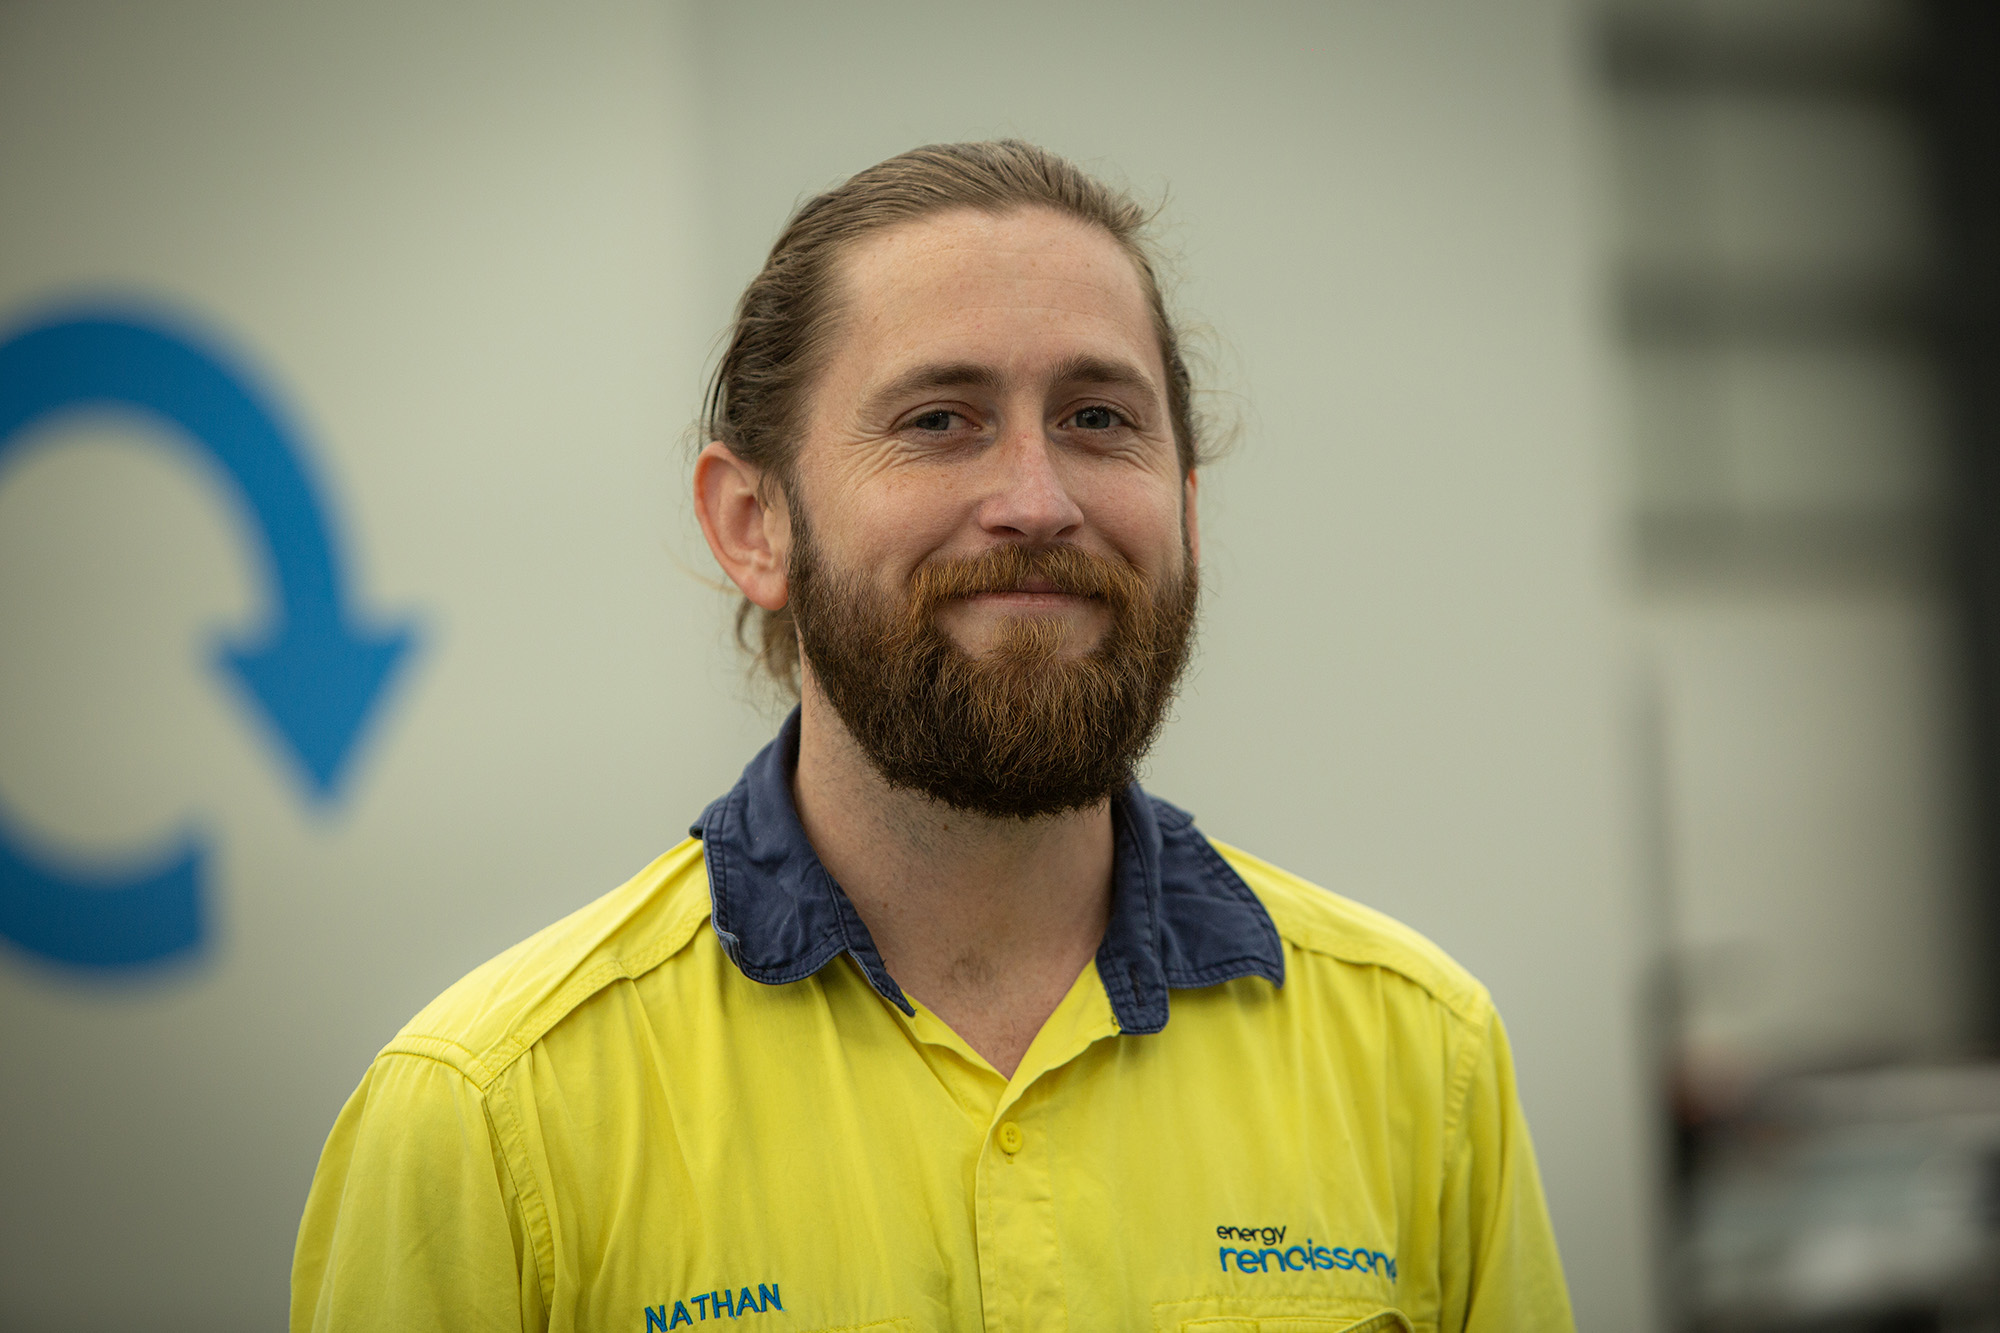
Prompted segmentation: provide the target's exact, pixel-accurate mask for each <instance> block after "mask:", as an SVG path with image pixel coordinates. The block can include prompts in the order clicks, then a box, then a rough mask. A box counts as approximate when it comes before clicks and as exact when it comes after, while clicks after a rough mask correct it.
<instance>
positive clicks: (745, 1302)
mask: <svg viewBox="0 0 2000 1333" xmlns="http://www.w3.org/2000/svg"><path fill="white" fill-rule="evenodd" d="M690 1305H692V1306H694V1313H692V1314H691V1313H689V1311H688V1306H690ZM784 1308H785V1305H784V1302H782V1301H780V1300H779V1299H778V1284H777V1283H775V1282H773V1283H770V1284H769V1285H766V1284H765V1283H762V1282H759V1283H758V1284H757V1294H756V1295H754V1296H752V1295H751V1294H750V1288H748V1287H744V1288H742V1289H740V1290H739V1291H738V1292H737V1293H736V1295H734V1296H731V1295H730V1294H729V1288H727V1287H724V1288H723V1289H722V1290H721V1291H704V1292H702V1293H701V1294H699V1295H696V1296H689V1297H687V1298H686V1299H684V1300H678V1301H675V1302H674V1304H673V1308H672V1309H669V1308H668V1307H667V1306H665V1305H649V1306H647V1307H646V1333H665V1330H667V1329H670V1328H679V1327H680V1326H681V1325H682V1324H692V1323H693V1322H694V1321H695V1320H696V1319H703V1320H706V1319H707V1318H708V1317H709V1316H710V1315H711V1314H713V1315H714V1316H715V1317H716V1318H717V1319H720V1318H722V1316H724V1315H728V1316H729V1317H730V1318H731V1319H739V1318H741V1317H742V1316H744V1315H746V1314H763V1313H764V1312H765V1311H767V1310H783V1309H784Z"/></svg>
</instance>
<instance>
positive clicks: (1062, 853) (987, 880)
mask: <svg viewBox="0 0 2000 1333" xmlns="http://www.w3.org/2000/svg"><path fill="white" fill-rule="evenodd" d="M792 796H793V800H794V801H795V803H796V804H797V806H798V811H799V821H800V823H801V824H802V825H803V826H804V828H805V832H806V837H807V839H808V840H809V841H810V842H811V843H812V846H813V850H814V852H816V853H817V854H818V855H819V859H820V862H821V863H822V864H823V865H825V866H826V868H827V871H828V873H829V874H831V875H832V876H833V878H834V880H835V882H837V883H838V884H839V885H840V887H841V888H842V889H843V890H845V891H846V893H847V896H848V898H849V899H851V900H852V901H853V903H854V908H855V910H856V911H857V912H859V913H860V915H861V920H862V921H863V923H865V924H866V925H867V927H868V933H869V935H870V936H872V937H873V939H874V942H875V947H876V949H877V950H878V951H879V952H880V953H881V955H882V961H883V964H884V965H885V966H886V967H887V968H888V969H889V974H890V975H891V976H893V977H895V978H896V982H897V984H898V985H900V986H902V988H903V989H904V990H905V991H906V992H908V993H909V994H910V995H912V996H914V997H915V998H916V999H918V1000H921V1001H922V1002H923V1003H924V1005H925V1007H927V1008H929V1009H930V1010H931V1012H933V1013H935V1014H936V1015H937V1016H938V1017H939V1018H941V1019H943V1020H944V1021H945V1022H946V1023H948V1024H949V1025H950V1026H951V1028H952V1030H953V1031H955V1032H957V1033H958V1035H959V1036H960V1037H961V1038H963V1039H964V1040H965V1042H966V1044H967V1045H969V1046H971V1047H972V1049H973V1050H975V1051H977V1052H979V1054H980V1055H981V1056H983V1057H985V1059H986V1060H987V1061H988V1062H989V1063H990V1064H992V1066H993V1067H994V1068H995V1069H997V1070H998V1071H999V1072H1000V1073H1001V1074H1003V1075H1006V1076H1007V1077H1010V1078H1011V1077H1012V1076H1013V1073H1014V1070H1015V1069H1016V1068H1017V1067H1018V1066H1019V1065H1020V1062H1021V1057H1022V1056H1024V1055H1025V1054H1027V1050H1028V1046H1029V1044H1030V1043H1032V1042H1033V1041H1034V1039H1035V1034H1036V1033H1038V1032H1040V1031H1041V1028H1042V1024H1043V1023H1045V1022H1046V1021H1047V1020H1048V1017H1049V1015H1050V1014H1051V1013H1053V1012H1054V1011H1055V1007H1056V1005H1058V1004H1059V1003H1061V1002H1062V998H1063V996H1064V995H1066V994H1067V993H1068V992H1069V988H1070V986H1071V985H1072V984H1073V983H1074V982H1075V981H1076V978H1077V975H1078V974H1079V973H1080V972H1082V971H1083V968H1084V966H1085V964H1087V963H1088V962H1089V961H1090V959H1091V956H1092V955H1093V954H1095V953H1096V952H1097V946H1098V945H1099V943H1100V942H1102V940H1103V938H1104V927H1105V923H1106V922H1107V921H1108V920H1109V919H1110V913H1111V850H1112V832H1111V806H1110V802H1109V801H1105V802H1101V803H1099V804H1098V805H1095V806H1092V807H1091V808H1089V809H1087V810H1081V811H1074V812H1071V813H1068V814H1061V815H1047V816H1042V817H1039V818H1035V819H1011V818H999V819H996V818H991V817H988V816H983V815H975V814H967V813H965V812H964V811H961V810H954V809H952V808H950V807H949V806H946V805H943V804H941V803H940V802H937V801H934V800H931V799H930V798H929V797H926V796H922V795H919V794H918V793H915V792H909V791H903V790H899V789H897V788H893V787H891V786H889V784H888V783H887V782H885V781H883V779H882V776H881V774H880V773H878V772H877V771H876V769H875V766H874V765H873V764H872V763H871V762H870V761H869V759H868V757H867V755H866V754H864V753H863V752H862V751H861V748H860V746H858V745H857V744H856V743H855V741H854V738H853V736H852V735H850V734H849V733H848V731H847V728H846V727H845V726H844V725H843V724H842V723H841V721H840V718H839V715H838V714H836V713H835V712H834V711H833V707H832V705H831V704H829V703H828V702H827V700H826V697H825V696H824V695H823V694H821V693H820V692H819V690H818V689H817V687H816V686H815V685H814V683H813V681H812V679H811V676H810V674H808V675H807V677H806V679H805V681H804V689H803V691H802V700H801V714H800V719H799V764H798V770H797V772H796V774H795V775H794V777H793V780H792Z"/></svg>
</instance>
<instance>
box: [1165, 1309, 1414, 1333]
mask: <svg viewBox="0 0 2000 1333" xmlns="http://www.w3.org/2000/svg"><path fill="white" fill-rule="evenodd" d="M1176 1328H1177V1330H1178V1333H1416V1329H1415V1326H1414V1325H1412V1324H1411V1323H1410V1320H1409V1317H1408V1316H1407V1315H1405V1314H1404V1313H1403V1312H1402V1311H1401V1310H1383V1311H1381V1312H1380V1313H1378V1314H1371V1315H1364V1316H1362V1318H1361V1319H1360V1320H1359V1321H1356V1320H1354V1319H1352V1318H1350V1317H1348V1316H1346V1315H1334V1316H1331V1317H1329V1316H1326V1315H1298V1314H1281V1315H1267V1316H1262V1317H1259V1316H1255V1315H1246V1316H1241V1317H1236V1316H1222V1317H1220V1318H1208V1319H1189V1320H1186V1321H1184V1322H1183V1323H1181V1324H1179V1325H1177V1326H1176Z"/></svg>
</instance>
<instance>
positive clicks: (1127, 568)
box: [910, 546, 1146, 613]
mask: <svg viewBox="0 0 2000 1333" xmlns="http://www.w3.org/2000/svg"><path fill="white" fill-rule="evenodd" d="M1030 581H1033V582H1036V583H1040V584H1045V585H1047V588H1048V589H1052V590H1054V591H1055V592H1059V593H1064V594H1067V595H1069V596H1072V597H1091V598H1097V599H1100V600H1103V601H1106V602H1108V603H1110V604H1111V606H1112V609H1114V610H1122V609H1124V608H1125V607H1129V606H1132V605H1134V604H1136V603H1138V602H1139V601H1140V600H1141V599H1142V598H1143V597H1144V595H1145V592H1146V580H1145V577H1144V576H1143V575H1142V574H1140V573H1139V571H1138V570H1136V569H1134V568H1132V566H1131V565H1129V564H1126V563H1125V562H1124V561H1122V560H1115V559H1112V558H1110V557H1107V556H1101V555H1096V554H1093V553H1091V552H1089V551H1086V550H1083V549H1082V548H1080V547H1076V546H1044V547H1038V548H1037V547H1026V546H999V547H995V548H994V549H992V550H990V551H982V552H981V553H980V554H978V555H974V556H964V557H960V558H957V559H951V560H934V561H930V562H927V563H925V564H923V565H920V566H918V567H917V570H916V572H915V573H914V574H912V575H911V579H910V602H911V605H912V607H913V609H915V610H917V611H918V612H919V613H928V612H930V611H933V610H935V609H936V608H937V607H938V606H939V605H940V604H941V603H944V602H948V601H951V600H953V599H954V598H959V597H976V596H978V595H979V594H981V593H992V592H1019V591H1021V590H1022V589H1023V588H1024V587H1025V586H1026V585H1027V584H1028V583H1029V582H1030Z"/></svg>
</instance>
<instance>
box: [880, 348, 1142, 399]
mask: <svg viewBox="0 0 2000 1333" xmlns="http://www.w3.org/2000/svg"><path fill="white" fill-rule="evenodd" d="M1049 382H1050V383H1052V384H1103V385H1113V386H1116V387H1118V388H1122V389H1126V390H1129V391H1132V392H1135V393H1139V394H1143V395H1144V396H1145V398H1146V401H1147V405H1148V406H1152V407H1157V406H1158V403H1159V390H1158V389H1157V388H1156V387H1155V386H1154V384H1153V381H1152V380H1151V379H1150V378H1148V377H1147V375H1146V374H1145V373H1144V372H1143V371H1141V370H1139V369H1138V368H1137V367H1136V366H1132V365H1130V364H1128V363H1126V362H1123V361H1112V360H1108V359H1106V358H1104V357H1101V356H1090V355H1088V354H1084V355H1078V356H1072V357H1068V358H1066V359H1064V360H1063V361H1061V362H1059V363H1058V364H1057V366H1056V369H1055V374H1054V375H1052V376H1050V377H1049ZM999 387H1000V372H999V371H997V370H995V369H994V368H993V367H991V366H988V365H982V364H981V363H979V362H977V361H940V362H935V363H932V364H930V365H922V366H914V367H912V368H911V369H909V370H906V371H904V372H903V373H902V374H900V375H898V376H897V377H896V378H895V379H893V380H890V381H889V382H888V383H887V384H885V385H883V386H882V387H881V388H880V389H878V390H876V391H875V392H874V393H871V394H869V395H868V404H867V405H868V409H869V410H871V411H872V410H881V409H884V408H887V407H889V406H891V405H892V404H894V403H895V402H897V401H898V400H900V399H903V398H909V397H912V396H914V395H917V394H922V393H928V392H930V391H931V390H933V389H988V390H991V389H998V388H999Z"/></svg>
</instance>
